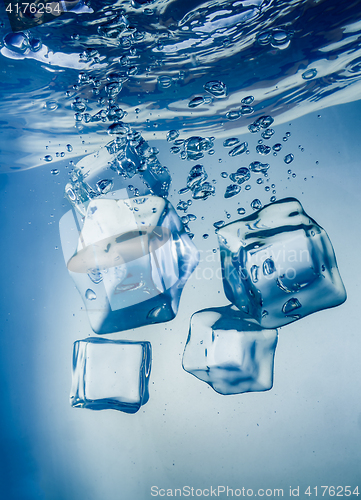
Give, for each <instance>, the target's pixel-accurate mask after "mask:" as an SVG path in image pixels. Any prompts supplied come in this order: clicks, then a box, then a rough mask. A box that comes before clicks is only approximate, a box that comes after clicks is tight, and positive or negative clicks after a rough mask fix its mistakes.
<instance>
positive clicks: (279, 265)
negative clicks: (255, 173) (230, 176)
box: [218, 198, 346, 328]
mask: <svg viewBox="0 0 361 500" xmlns="http://www.w3.org/2000/svg"><path fill="white" fill-rule="evenodd" d="M218 238H219V244H220V252H221V263H222V274H223V285H224V291H225V294H226V296H227V298H228V300H230V301H231V302H232V303H233V304H234V305H236V306H237V307H238V308H239V309H240V310H241V311H242V312H243V313H244V317H245V319H248V320H250V321H255V322H256V323H258V324H259V325H260V326H262V327H263V328H278V327H281V326H283V325H286V324H288V323H291V322H292V321H295V320H297V319H300V318H303V317H304V316H307V315H308V314H311V313H314V312H316V311H320V310H321V309H326V308H329V307H334V306H337V305H339V304H342V302H344V301H345V300H346V291H345V288H344V285H343V283H342V280H341V277H340V274H339V271H338V268H337V264H336V258H335V254H334V251H333V248H332V245H331V242H330V240H329V238H328V236H327V234H326V232H325V231H324V230H323V229H322V227H320V226H319V225H318V224H317V223H316V222H315V221H314V220H313V219H311V218H310V217H309V216H308V215H307V214H306V213H305V212H304V211H303V208H302V205H301V204H300V202H299V201H297V200H296V199H294V198H285V199H283V200H279V201H278V202H276V203H272V204H270V205H267V206H265V207H264V208H262V209H261V210H258V211H257V212H255V213H254V214H252V215H250V216H249V217H245V218H243V219H240V220H238V221H235V222H232V223H231V224H227V225H226V226H224V227H222V228H221V229H220V230H219V232H218Z"/></svg>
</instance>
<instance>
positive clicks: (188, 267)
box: [60, 195, 199, 334]
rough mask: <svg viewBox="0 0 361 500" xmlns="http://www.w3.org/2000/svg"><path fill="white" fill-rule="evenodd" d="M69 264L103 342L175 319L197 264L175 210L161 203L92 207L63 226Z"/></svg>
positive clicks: (110, 202) (153, 199)
mask: <svg viewBox="0 0 361 500" xmlns="http://www.w3.org/2000/svg"><path fill="white" fill-rule="evenodd" d="M60 236H61V242H62V248H63V253H64V258H65V261H66V264H67V267H68V270H69V273H70V275H71V277H72V278H73V280H74V282H75V284H76V286H77V288H78V290H79V292H80V294H81V296H82V298H83V300H84V304H85V306H86V309H87V312H88V316H89V320H90V324H91V327H92V329H93V330H94V332H96V333H98V334H105V333H111V332H115V331H122V330H128V329H131V328H137V327H139V326H144V325H148V324H152V323H160V322H164V321H170V320H171V319H173V318H174V317H175V316H176V314H177V311H178V304H179V300H180V296H181V293H182V289H183V287H184V285H185V284H186V282H187V280H188V278H189V276H190V275H191V273H192V272H193V270H194V268H195V267H196V265H197V264H198V260H199V255H198V251H197V249H196V247H195V245H194V244H193V243H192V241H191V240H190V238H189V236H188V235H187V234H186V233H185V231H184V227H183V224H182V222H181V220H180V219H179V217H178V215H177V214H176V212H175V210H174V208H173V207H172V205H171V204H170V203H169V202H168V201H167V200H165V199H163V198H159V197H157V196H151V195H148V196H142V197H134V198H126V199H120V200H119V199H110V198H97V199H94V200H91V201H90V202H89V204H88V207H87V212H86V216H85V218H81V216H80V214H79V213H78V212H77V211H70V212H68V213H67V214H65V215H64V216H63V217H62V219H61V221H60Z"/></svg>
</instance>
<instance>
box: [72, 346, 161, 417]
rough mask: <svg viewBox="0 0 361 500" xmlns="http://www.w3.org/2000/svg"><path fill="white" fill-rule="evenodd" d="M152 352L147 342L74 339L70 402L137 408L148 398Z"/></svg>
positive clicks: (81, 405) (98, 407)
mask: <svg viewBox="0 0 361 500" xmlns="http://www.w3.org/2000/svg"><path fill="white" fill-rule="evenodd" d="M151 352H152V351H151V344H150V342H131V341H126V340H105V339H98V338H88V339H85V340H78V341H76V342H74V348H73V377H72V387H71V393H70V404H71V406H73V407H75V408H89V409H91V410H106V409H113V410H120V411H124V412H126V413H135V412H137V411H138V410H139V408H140V407H141V406H142V405H144V404H145V403H146V402H147V401H148V399H149V392H148V384H149V377H150V369H151V358H152V354H151Z"/></svg>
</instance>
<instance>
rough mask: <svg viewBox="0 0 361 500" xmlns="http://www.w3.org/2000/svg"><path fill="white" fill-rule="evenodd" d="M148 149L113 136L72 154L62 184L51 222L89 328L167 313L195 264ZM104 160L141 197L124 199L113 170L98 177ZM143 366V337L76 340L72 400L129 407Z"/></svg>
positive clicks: (144, 394)
mask: <svg viewBox="0 0 361 500" xmlns="http://www.w3.org/2000/svg"><path fill="white" fill-rule="evenodd" d="M155 155H156V151H155V150H154V148H149V146H148V145H147V143H146V142H145V141H144V140H143V139H142V138H141V136H135V135H134V136H131V137H129V135H128V137H127V140H122V138H119V137H118V138H117V139H116V140H115V141H112V142H111V143H110V144H108V145H107V147H106V149H105V150H103V151H100V152H98V153H97V154H96V155H90V156H88V157H86V158H84V159H83V160H81V162H80V163H79V164H78V165H77V167H76V168H75V169H74V170H73V171H72V172H71V175H70V182H69V183H68V184H67V186H66V189H65V193H66V197H67V198H68V200H69V201H70V202H71V205H72V207H73V209H72V210H70V211H69V212H67V213H66V214H65V215H64V216H63V217H62V219H61V221H60V237H61V242H62V248H63V254H64V258H65V262H66V265H67V268H68V271H69V273H70V275H71V277H72V278H73V280H74V282H75V285H76V287H77V289H78V291H79V292H80V295H81V297H82V299H83V301H84V304H85V307H86V310H87V313H88V317H89V321H90V324H91V327H92V329H93V331H94V332H95V333H98V334H109V333H113V332H120V331H124V330H130V329H133V328H137V327H141V326H145V325H149V324H154V323H161V322H164V321H170V320H171V319H173V318H174V317H175V316H176V314H177V311H178V305H179V301H180V297H181V294H182V290H183V287H184V285H185V284H186V282H187V280H188V278H189V276H190V275H191V273H192V272H193V270H194V268H195V267H196V266H197V264H198V260H199V256H198V251H197V249H196V247H195V245H194V244H193V243H192V241H191V239H190V237H189V236H188V234H187V233H186V231H185V229H184V226H183V224H182V221H181V219H180V218H179V217H178V215H177V213H176V211H175V210H174V208H173V207H172V205H171V204H170V203H169V202H168V200H166V199H165V198H164V196H165V195H166V194H167V192H168V188H169V183H170V178H169V174H168V171H167V170H166V169H164V167H162V166H161V165H160V163H159V162H158V160H157V159H156V156H155ZM105 162H106V163H107V165H108V168H109V169H110V170H115V171H116V172H117V174H119V175H120V177H123V178H124V179H127V180H128V181H129V178H131V177H134V176H135V175H136V174H139V177H141V179H142V181H143V184H144V186H145V193H141V192H140V189H138V192H133V196H129V194H130V193H129V190H127V189H125V188H124V187H123V186H124V184H123V185H122V184H121V183H119V179H117V176H116V177H115V178H114V174H113V175H109V177H110V178H109V179H106V178H104V177H103V176H104V172H103V169H104V164H105ZM83 172H84V173H83ZM121 187H123V189H121ZM156 194H158V195H160V196H157V195H156ZM134 195H135V196H134ZM150 368H151V346H150V343H149V342H131V341H127V340H122V341H118V340H116V341H111V340H100V339H94V338H91V339H87V340H80V341H77V342H75V344H74V354H73V385H72V391H71V404H72V406H74V407H85V408H90V409H105V408H113V409H117V410H121V411H125V412H129V413H134V412H136V411H137V410H138V409H139V408H140V406H141V405H143V404H145V403H146V402H147V400H148V380H149V375H150Z"/></svg>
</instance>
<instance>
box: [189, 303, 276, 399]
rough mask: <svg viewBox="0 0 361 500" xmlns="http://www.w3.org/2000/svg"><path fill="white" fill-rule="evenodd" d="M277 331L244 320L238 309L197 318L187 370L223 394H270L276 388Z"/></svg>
mask: <svg viewBox="0 0 361 500" xmlns="http://www.w3.org/2000/svg"><path fill="white" fill-rule="evenodd" d="M276 345H277V330H263V329H262V328H260V327H259V326H257V325H255V324H253V323H250V322H249V321H245V320H243V319H242V315H241V313H240V311H237V310H236V308H235V307H234V306H228V307H219V308H212V309H204V310H202V311H199V312H197V313H195V314H193V316H192V318H191V324H190V330H189V335H188V340H187V344H186V347H185V349H184V354H183V368H184V369H185V370H186V371H187V372H189V373H191V374H192V375H194V376H195V377H197V378H199V379H200V380H203V381H204V382H207V384H209V385H210V386H211V387H213V389H214V390H215V391H216V392H219V393H220V394H225V395H227V394H240V393H242V392H257V391H267V390H269V389H271V387H272V385H273V362H274V353H275V349H276Z"/></svg>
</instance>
